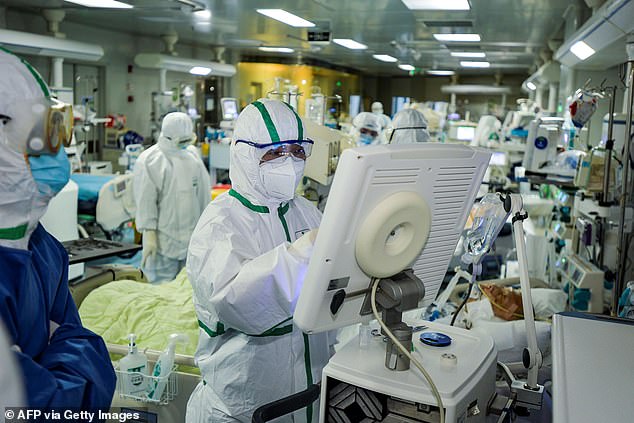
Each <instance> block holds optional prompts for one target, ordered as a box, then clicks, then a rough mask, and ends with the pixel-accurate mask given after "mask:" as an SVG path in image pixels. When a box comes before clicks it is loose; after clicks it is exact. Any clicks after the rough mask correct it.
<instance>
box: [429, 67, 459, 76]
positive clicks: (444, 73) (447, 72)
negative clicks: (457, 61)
mask: <svg viewBox="0 0 634 423" xmlns="http://www.w3.org/2000/svg"><path fill="white" fill-rule="evenodd" d="M455 73H456V72H454V71H452V70H439V69H435V70H428V71H427V74H428V75H433V76H451V75H453V74H455Z"/></svg>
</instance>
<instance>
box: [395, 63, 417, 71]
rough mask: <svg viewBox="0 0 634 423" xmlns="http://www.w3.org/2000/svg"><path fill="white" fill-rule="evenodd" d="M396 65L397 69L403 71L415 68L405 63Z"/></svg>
mask: <svg viewBox="0 0 634 423" xmlns="http://www.w3.org/2000/svg"><path fill="white" fill-rule="evenodd" d="M398 67H399V69H403V70H404V71H408V72H411V71H413V70H415V69H416V68H415V67H414V66H412V65H405V64H401V65H398Z"/></svg>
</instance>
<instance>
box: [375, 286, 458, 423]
mask: <svg viewBox="0 0 634 423" xmlns="http://www.w3.org/2000/svg"><path fill="white" fill-rule="evenodd" d="M379 281H380V279H378V278H373V283H372V293H371V297H370V299H371V301H370V303H371V305H372V313H374V318H375V319H376V320H377V321H378V322H379V325H381V329H383V331H384V332H385V333H386V334H387V336H388V337H389V338H390V339H391V340H392V342H393V343H394V345H396V346H397V347H398V349H399V350H401V352H402V353H403V354H405V356H406V357H407V358H409V359H410V361H411V362H412V363H414V365H415V366H416V367H418V370H420V372H421V373H422V374H423V376H424V377H425V379H426V380H427V383H429V387H430V388H431V391H432V393H433V394H434V397H436V402H437V403H438V410H439V413H440V423H445V408H444V405H443V403H442V398H441V397H440V392H439V391H438V388H437V387H436V384H435V383H434V381H433V380H432V378H431V376H430V374H429V373H427V370H425V368H424V367H423V365H422V364H421V363H420V362H419V361H418V360H416V359H415V358H414V356H412V354H411V353H410V352H409V351H407V348H405V347H404V346H403V344H401V343H400V342H399V340H398V339H396V337H395V336H394V334H393V333H392V331H391V330H390V329H389V328H388V327H387V325H386V324H385V323H384V322H383V320H382V319H381V316H380V315H379V311H378V309H377V307H376V291H377V289H378V287H379Z"/></svg>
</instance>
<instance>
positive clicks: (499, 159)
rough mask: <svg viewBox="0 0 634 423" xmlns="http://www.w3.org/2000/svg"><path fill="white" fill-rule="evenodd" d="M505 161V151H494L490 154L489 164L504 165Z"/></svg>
mask: <svg viewBox="0 0 634 423" xmlns="http://www.w3.org/2000/svg"><path fill="white" fill-rule="evenodd" d="M506 163H507V157H506V153H502V152H499V151H496V152H494V153H493V154H492V155H491V161H490V162H489V164H490V165H491V166H506Z"/></svg>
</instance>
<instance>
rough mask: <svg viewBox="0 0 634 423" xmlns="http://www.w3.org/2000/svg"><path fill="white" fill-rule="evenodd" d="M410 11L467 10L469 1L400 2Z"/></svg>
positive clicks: (419, 0)
mask: <svg viewBox="0 0 634 423" xmlns="http://www.w3.org/2000/svg"><path fill="white" fill-rule="evenodd" d="M402 1H403V4H405V6H406V7H407V8H408V9H410V10H469V9H470V6H469V0H402Z"/></svg>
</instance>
